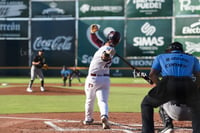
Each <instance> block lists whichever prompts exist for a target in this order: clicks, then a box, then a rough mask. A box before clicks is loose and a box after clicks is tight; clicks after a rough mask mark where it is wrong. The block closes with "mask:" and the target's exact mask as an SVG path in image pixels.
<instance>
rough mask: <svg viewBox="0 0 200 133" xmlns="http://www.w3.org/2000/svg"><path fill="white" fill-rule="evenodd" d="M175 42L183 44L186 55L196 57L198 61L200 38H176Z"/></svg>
mask: <svg viewBox="0 0 200 133" xmlns="http://www.w3.org/2000/svg"><path fill="white" fill-rule="evenodd" d="M175 41H179V42H181V43H182V44H183V48H184V50H185V52H186V53H189V54H192V55H195V56H198V57H199V60H200V38H176V39H175Z"/></svg>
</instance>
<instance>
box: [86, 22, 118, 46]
mask: <svg viewBox="0 0 200 133" xmlns="http://www.w3.org/2000/svg"><path fill="white" fill-rule="evenodd" d="M98 27H99V28H100V25H98ZM111 31H115V29H114V28H113V27H106V28H104V29H103V34H104V37H105V38H107V35H108V34H109V33H110V32H111ZM95 34H96V36H97V37H98V38H99V39H100V40H102V41H103V39H102V37H101V36H100V35H99V33H98V32H96V33H95ZM86 35H87V38H88V40H89V42H90V44H92V46H94V47H95V48H97V49H98V48H99V46H97V45H96V43H95V42H93V40H92V38H91V36H90V26H89V27H88V29H87V31H86ZM103 42H104V41H103Z"/></svg>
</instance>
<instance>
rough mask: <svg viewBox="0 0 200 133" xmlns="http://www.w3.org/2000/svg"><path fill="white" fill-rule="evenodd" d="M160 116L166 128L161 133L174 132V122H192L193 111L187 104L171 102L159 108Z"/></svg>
mask: <svg viewBox="0 0 200 133" xmlns="http://www.w3.org/2000/svg"><path fill="white" fill-rule="evenodd" d="M159 114H160V117H161V119H162V122H163V125H164V128H163V129H162V131H160V133H171V132H173V129H174V125H173V120H176V121H192V110H191V108H190V107H188V106H187V105H186V104H179V102H177V101H169V102H167V103H165V104H163V105H161V106H160V108H159Z"/></svg>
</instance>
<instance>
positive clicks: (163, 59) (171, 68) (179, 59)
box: [151, 50, 200, 77]
mask: <svg viewBox="0 0 200 133" xmlns="http://www.w3.org/2000/svg"><path fill="white" fill-rule="evenodd" d="M151 68H152V69H155V70H158V71H160V73H161V75H162V76H163V77H164V76H177V77H180V76H184V77H192V74H193V73H194V72H199V71H200V64H199V61H198V59H197V58H196V57H194V56H192V55H188V54H185V53H182V52H181V51H178V50H173V51H171V53H165V54H160V55H158V56H156V58H155V60H154V61H153V64H152V67H151Z"/></svg>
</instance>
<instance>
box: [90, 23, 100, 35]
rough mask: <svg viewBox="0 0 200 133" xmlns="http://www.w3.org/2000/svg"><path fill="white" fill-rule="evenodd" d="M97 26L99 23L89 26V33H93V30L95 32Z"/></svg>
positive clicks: (98, 26) (97, 28)
mask: <svg viewBox="0 0 200 133" xmlns="http://www.w3.org/2000/svg"><path fill="white" fill-rule="evenodd" d="M99 28H100V25H98V24H92V25H91V26H90V32H91V33H95V32H97V31H98V30H99Z"/></svg>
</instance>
